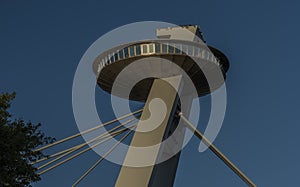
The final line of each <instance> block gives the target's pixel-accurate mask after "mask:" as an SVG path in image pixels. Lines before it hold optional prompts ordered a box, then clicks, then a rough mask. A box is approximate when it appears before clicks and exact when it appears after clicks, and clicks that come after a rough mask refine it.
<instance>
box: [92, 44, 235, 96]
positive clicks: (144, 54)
mask: <svg viewBox="0 0 300 187" xmlns="http://www.w3.org/2000/svg"><path fill="white" fill-rule="evenodd" d="M149 57H157V59H160V58H161V59H167V60H169V61H171V62H173V63H175V64H177V65H178V66H179V67H180V68H181V69H183V70H184V71H185V72H186V73H187V74H188V76H189V77H190V78H191V80H192V81H193V83H194V85H195V87H196V89H197V94H198V96H203V95H206V94H209V93H211V92H212V91H214V90H216V89H217V88H219V87H220V86H221V85H222V84H223V83H224V80H225V78H226V72H227V70H228V68H229V61H228V59H227V57H226V56H225V55H224V54H223V53H222V52H221V51H219V50H218V49H216V48H213V47H210V46H208V47H207V46H206V45H204V44H201V43H198V42H191V41H183V40H147V41H140V42H135V43H130V44H124V45H120V46H117V47H114V48H112V49H109V50H108V51H106V52H104V53H102V54H100V55H99V56H98V57H97V58H96V59H95V61H94V63H93V70H94V72H95V74H96V75H97V76H98V77H97V83H98V85H99V86H100V87H101V88H102V89H103V90H105V91H107V92H108V93H111V91H112V85H113V83H114V81H115V79H116V77H117V76H118V74H119V73H120V72H121V71H122V70H123V69H124V68H125V67H126V66H128V65H129V64H131V63H133V62H135V61H137V60H141V59H144V60H147V58H148V59H150V58H149ZM151 59H152V60H153V58H151ZM197 63H198V64H197ZM199 63H200V66H199ZM200 67H201V68H200ZM203 72H205V73H203ZM220 72H221V74H222V79H219V78H218V79H216V80H213V81H210V84H208V82H207V79H206V76H205V75H207V74H220ZM204 74H205V75H204ZM153 80H154V78H148V79H144V80H143V81H140V82H139V83H138V84H136V85H135V86H134V88H133V89H132V91H131V93H130V99H131V100H135V101H145V100H146V99H147V96H148V93H149V90H150V88H151V85H152V82H153ZM124 83H125V84H126V80H124ZM117 96H119V97H125V96H122V95H117ZM125 98H126V97H125Z"/></svg>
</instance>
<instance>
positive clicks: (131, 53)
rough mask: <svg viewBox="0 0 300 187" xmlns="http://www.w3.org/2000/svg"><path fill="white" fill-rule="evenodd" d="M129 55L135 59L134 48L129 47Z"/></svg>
mask: <svg viewBox="0 0 300 187" xmlns="http://www.w3.org/2000/svg"><path fill="white" fill-rule="evenodd" d="M129 54H130V56H131V57H134V56H135V55H134V46H130V47H129Z"/></svg>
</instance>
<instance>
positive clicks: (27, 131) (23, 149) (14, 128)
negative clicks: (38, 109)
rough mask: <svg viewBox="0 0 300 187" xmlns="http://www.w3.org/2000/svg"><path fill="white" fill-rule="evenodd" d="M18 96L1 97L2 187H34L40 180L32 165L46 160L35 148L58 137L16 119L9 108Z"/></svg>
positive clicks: (0, 177) (0, 156) (0, 176)
mask: <svg viewBox="0 0 300 187" xmlns="http://www.w3.org/2000/svg"><path fill="white" fill-rule="evenodd" d="M15 96H16V94H15V93H12V94H9V93H3V94H1V95H0V137H1V141H0V150H1V154H0V186H12V187H19V186H20V187H21V186H22V187H23V186H31V185H30V184H31V183H32V182H36V181H39V180H40V177H39V175H38V174H37V173H36V171H37V169H36V168H35V167H34V166H33V165H32V164H30V162H34V161H36V160H38V159H40V158H43V157H45V155H44V154H43V153H42V152H40V151H34V149H35V148H36V147H38V146H41V145H45V144H48V143H51V142H53V141H54V138H51V137H48V136H45V134H44V133H43V132H41V131H40V130H39V127H40V126H41V124H37V125H35V124H32V123H31V122H25V121H24V120H23V119H13V118H12V115H11V114H10V113H9V111H8V109H9V108H10V105H11V101H12V100H13V99H14V98H15Z"/></svg>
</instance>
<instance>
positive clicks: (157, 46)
mask: <svg viewBox="0 0 300 187" xmlns="http://www.w3.org/2000/svg"><path fill="white" fill-rule="evenodd" d="M155 52H156V53H160V43H156V44H155Z"/></svg>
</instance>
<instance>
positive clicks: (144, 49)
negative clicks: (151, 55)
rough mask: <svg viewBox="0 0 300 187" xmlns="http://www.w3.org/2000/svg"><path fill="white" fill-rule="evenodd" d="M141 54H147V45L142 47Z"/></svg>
mask: <svg viewBox="0 0 300 187" xmlns="http://www.w3.org/2000/svg"><path fill="white" fill-rule="evenodd" d="M143 53H144V54H145V53H148V50H147V45H143Z"/></svg>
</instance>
